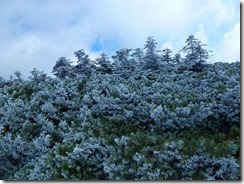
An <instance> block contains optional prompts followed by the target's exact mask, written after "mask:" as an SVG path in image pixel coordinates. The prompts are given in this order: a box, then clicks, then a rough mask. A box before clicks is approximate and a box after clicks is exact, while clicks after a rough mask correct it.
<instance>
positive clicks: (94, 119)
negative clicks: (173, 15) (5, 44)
mask: <svg viewBox="0 0 244 184" xmlns="http://www.w3.org/2000/svg"><path fill="white" fill-rule="evenodd" d="M186 44H187V45H186V46H185V47H184V48H183V51H184V52H186V57H185V58H181V57H180V53H177V54H176V55H173V53H172V51H170V50H169V49H167V48H166V49H165V50H163V51H162V52H161V53H162V55H160V54H158V52H157V51H156V41H155V40H154V39H153V38H152V37H148V40H147V43H146V45H145V49H146V52H145V53H144V52H143V50H142V49H140V48H138V49H135V50H131V49H121V50H119V51H117V52H116V54H115V55H114V56H113V57H112V58H113V60H114V62H111V61H110V60H109V57H108V56H107V55H106V54H102V55H101V57H99V58H98V59H97V60H96V63H95V64H94V62H92V61H91V59H89V56H88V55H87V54H85V52H84V51H83V50H79V51H77V52H75V53H74V54H75V55H76V57H77V59H78V62H77V65H73V64H72V63H71V62H69V61H68V60H67V59H66V58H64V57H61V58H59V60H58V61H57V62H56V64H55V66H54V67H53V73H54V74H55V76H54V77H49V76H48V75H47V74H45V73H44V72H41V71H38V70H37V69H34V70H33V71H32V72H31V76H30V77H29V79H28V80H25V79H23V78H22V77H21V73H20V72H16V73H15V75H14V76H15V78H14V77H13V78H11V79H10V80H4V79H2V78H0V150H1V151H0V179H3V180H240V165H241V164H240V62H235V63H221V62H219V63H213V64H207V61H206V60H207V59H208V56H207V55H206V53H207V52H206V51H205V50H204V49H203V50H201V49H199V47H201V48H202V47H203V45H202V44H201V43H200V42H199V41H198V40H197V39H196V38H194V36H193V37H191V36H190V37H189V38H188V40H187V42H186ZM173 56H174V57H173ZM191 61H193V65H188V64H189V63H190V62H191ZM196 64H199V65H197V66H200V68H197V69H196ZM194 66H195V68H194Z"/></svg>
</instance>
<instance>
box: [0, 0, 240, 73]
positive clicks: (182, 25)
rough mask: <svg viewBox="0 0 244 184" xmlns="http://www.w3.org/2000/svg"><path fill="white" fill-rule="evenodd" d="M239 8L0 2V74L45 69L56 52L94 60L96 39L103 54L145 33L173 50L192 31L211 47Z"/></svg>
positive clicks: (123, 0)
mask: <svg viewBox="0 0 244 184" xmlns="http://www.w3.org/2000/svg"><path fill="white" fill-rule="evenodd" d="M234 3H235V4H234ZM238 6H239V3H236V2H235V1H233V0H205V1H195V0H163V1H162V0H150V1H149V0H116V1H115V0H99V1H97V0H89V1H80V0H73V1H66V0H52V1H49V0H36V1H28V0H22V1H19V0H12V1H1V3H0V26H1V29H0V40H1V42H0V64H1V68H0V76H4V77H8V76H9V75H10V74H11V73H13V72H14V71H16V70H20V71H21V72H22V73H23V74H24V75H25V76H27V75H29V72H30V71H31V70H32V69H33V68H34V67H36V68H38V69H40V70H44V71H45V72H50V71H51V70H52V67H53V65H54V64H55V61H56V60H57V59H58V58H59V57H61V56H65V57H67V58H70V59H72V60H75V58H74V55H73V52H74V51H76V50H78V49H84V50H85V51H86V52H88V53H89V54H90V56H91V57H92V58H95V57H97V56H98V55H99V53H98V52H95V51H93V50H92V46H93V45H94V44H95V43H96V41H98V40H99V42H100V43H99V44H100V45H101V49H102V50H101V52H102V51H105V52H106V53H108V54H112V52H114V51H116V50H118V49H120V48H136V47H143V46H144V44H145V41H146V38H147V36H154V38H155V40H156V41H157V42H158V47H159V48H160V49H161V47H165V46H168V47H170V48H172V50H173V51H174V52H177V51H178V50H180V49H181V48H182V47H183V45H184V42H185V39H186V38H187V37H188V36H189V35H190V34H194V33H195V34H196V36H197V37H199V39H200V40H201V41H203V42H204V43H206V42H207V43H208V45H211V44H214V45H213V47H215V45H218V44H219V43H220V42H221V41H220V40H219V39H222V38H221V37H220V36H219V35H223V34H224V33H225V32H227V31H228V30H229V29H230V26H232V25H234V24H236V23H238V21H239V19H238V16H239V15H238V14H239V12H238V11H239V9H238V8H239V7H238ZM233 34H234V33H233ZM225 39H226V40H227V41H226V42H228V39H230V38H225ZM217 55H218V54H217Z"/></svg>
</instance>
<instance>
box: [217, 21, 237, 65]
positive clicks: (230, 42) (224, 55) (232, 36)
mask: <svg viewBox="0 0 244 184" xmlns="http://www.w3.org/2000/svg"><path fill="white" fill-rule="evenodd" d="M217 53H218V55H216V58H218V59H219V61H223V62H235V61H240V24H236V25H235V26H234V27H233V28H232V29H231V30H230V31H229V32H227V33H225V34H224V35H223V40H222V42H220V44H219V48H218V51H217Z"/></svg>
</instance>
